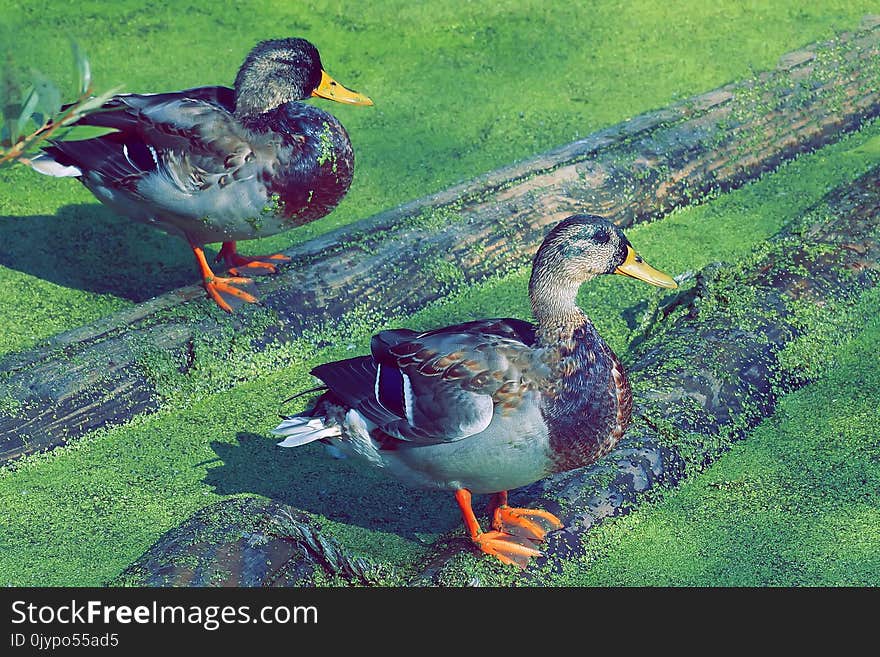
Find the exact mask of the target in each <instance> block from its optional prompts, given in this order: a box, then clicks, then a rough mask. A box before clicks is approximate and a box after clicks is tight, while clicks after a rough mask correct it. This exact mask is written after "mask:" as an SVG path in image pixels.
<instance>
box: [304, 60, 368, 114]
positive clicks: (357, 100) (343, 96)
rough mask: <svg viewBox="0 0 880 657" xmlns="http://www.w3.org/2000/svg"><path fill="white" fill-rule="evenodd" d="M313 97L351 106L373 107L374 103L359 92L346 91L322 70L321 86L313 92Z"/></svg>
mask: <svg viewBox="0 0 880 657" xmlns="http://www.w3.org/2000/svg"><path fill="white" fill-rule="evenodd" d="M312 95H313V96H320V97H321V98H326V99H328V100H335V101H336V102H337V103H348V104H349V105H372V104H373V101H372V100H370V99H369V98H368V97H367V96H364V95H363V94H359V93H358V92H357V91H352V90H351V89H346V88H345V87H343V86H342V85H341V84H339V83H338V82H337V81H336V80H334V79H333V78H331V77H330V76H329V75H327V71H325V70H323V69H321V84H319V85H318V88H317V89H315V90H314V91H313V92H312Z"/></svg>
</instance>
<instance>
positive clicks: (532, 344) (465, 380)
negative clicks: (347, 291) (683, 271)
mask: <svg viewBox="0 0 880 657" xmlns="http://www.w3.org/2000/svg"><path fill="white" fill-rule="evenodd" d="M600 274H622V275H625V276H630V277H633V278H637V279H639V280H642V281H644V282H646V283H649V284H651V285H656V286H659V287H664V288H675V287H677V285H676V283H675V281H674V280H673V279H672V278H670V277H669V276H668V275H666V274H664V273H663V272H660V271H657V270H656V269H654V268H653V267H651V266H649V265H648V264H647V263H645V262H644V261H643V260H642V258H641V257H640V256H639V255H638V254H637V253H636V251H635V250H634V249H633V247H632V245H631V244H630V243H629V240H628V239H627V238H626V236H625V235H624V234H623V231H621V230H620V229H619V228H618V227H617V226H615V225H614V224H613V223H611V222H609V221H607V220H605V219H603V218H602V217H598V216H594V215H573V216H570V217H568V218H567V219H565V220H564V221H562V222H561V223H559V224H558V225H557V226H556V227H554V228H553V229H552V230H551V231H550V232H549V234H548V235H547V237H546V238H545V239H544V241H543V243H542V244H541V246H540V248H539V249H538V251H537V253H536V254H535V257H534V261H533V265H532V275H531V279H530V282H529V298H530V300H531V307H532V313H533V315H534V317H535V319H536V320H537V324H532V323H529V322H526V321H523V320H519V319H485V320H478V321H472V322H466V323H463V324H456V325H454V326H447V327H444V328H438V329H435V330H432V331H428V332H424V333H418V332H416V331H411V330H408V329H397V330H388V331H382V332H381V333H378V334H377V335H375V336H374V337H373V339H372V344H371V352H372V353H371V355H369V356H360V357H356V358H351V359H348V360H343V361H337V362H332V363H327V364H324V365H320V366H318V367H316V368H314V369H313V370H312V373H313V374H314V375H315V376H316V377H318V378H319V379H321V380H322V381H323V382H324V386H325V387H326V389H327V390H326V392H325V393H324V394H323V395H321V396H320V397H319V398H318V400H317V401H316V403H315V405H314V407H313V408H312V409H311V410H309V411H307V412H305V413H303V414H302V415H299V416H295V417H288V418H285V419H284V422H282V423H281V424H280V425H279V426H278V427H276V428H275V429H274V430H273V432H272V433H273V434H275V435H278V436H283V437H284V440H283V441H282V442H280V443H279V445H281V446H284V447H295V446H299V445H304V444H307V443H310V442H312V441H316V440H319V441H322V442H324V443H327V444H329V445H330V446H332V447H333V448H336V449H338V450H341V451H342V452H343V453H345V454H347V455H351V456H354V457H357V458H358V459H359V461H360V462H362V463H365V464H367V465H370V466H373V467H377V468H380V469H382V470H383V471H384V472H386V473H388V474H389V475H391V476H394V477H396V478H398V479H400V480H402V481H403V482H405V483H407V484H410V485H413V486H417V487H424V488H431V489H439V490H448V491H450V492H452V493H454V495H455V499H456V501H457V502H458V506H459V508H460V510H461V513H462V517H463V519H464V523H465V526H466V527H467V531H468V533H469V535H470V537H471V539H472V540H473V542H474V543H475V544H476V545H477V546H479V548H480V549H481V550H482V551H483V552H486V553H488V554H492V555H494V556H496V557H497V558H498V559H500V560H501V561H502V562H504V563H510V564H516V565H518V566H520V567H525V565H526V564H527V562H528V559H529V558H530V557H534V556H538V555H540V554H541V553H540V551H539V550H538V549H537V548H536V544H537V543H538V542H540V541H541V540H543V538H544V536H545V534H546V533H547V532H548V531H550V530H553V529H558V528H560V527H561V526H562V525H561V523H560V521H559V519H558V518H556V517H555V516H554V515H552V514H551V513H549V512H547V511H544V510H541V509H521V508H512V507H510V506H508V504H507V491H508V490H510V489H512V488H518V487H520V486H525V485H527V484H530V483H532V482H534V481H537V480H539V479H542V478H544V477H547V476H549V475H552V474H554V473H557V472H563V471H566V470H571V469H574V468H578V467H581V466H585V465H588V464H590V463H593V462H594V461H596V460H597V459H599V458H601V457H602V456H604V455H605V454H607V453H608V452H609V451H610V450H611V449H612V448H613V447H614V446H615V445H616V444H617V442H618V441H619V440H620V438H621V437H622V436H623V434H624V431H625V430H626V428H627V425H628V424H629V421H630V415H631V412H632V392H631V388H630V385H629V382H628V381H627V377H626V374H625V372H624V369H623V366H622V365H621V363H620V361H619V360H618V358H617V356H616V355H615V354H614V352H613V351H612V350H611V348H610V347H609V346H608V345H607V344H606V343H605V341H604V340H603V339H602V337H601V336H600V335H599V333H598V331H597V330H596V327H595V326H594V325H593V324H592V322H591V321H590V319H589V317H588V316H587V315H586V314H585V313H584V312H583V311H582V310H581V309H580V308H579V307H578V306H577V303H576V297H577V294H578V290H579V289H580V286H581V284H582V283H584V282H586V281H589V280H590V279H592V278H594V277H595V276H597V275H600ZM487 493H492V494H494V495H495V497H494V500H493V507H494V510H493V512H492V513H491V515H492V518H493V521H492V527H493V529H492V531H487V532H483V531H482V530H481V528H480V525H479V522H478V521H477V518H476V516H475V514H474V511H473V509H472V507H471V496H472V494H487Z"/></svg>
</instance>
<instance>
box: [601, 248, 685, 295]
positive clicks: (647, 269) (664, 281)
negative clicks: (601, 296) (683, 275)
mask: <svg viewBox="0 0 880 657" xmlns="http://www.w3.org/2000/svg"><path fill="white" fill-rule="evenodd" d="M614 273H615V274H622V275H623V276H630V277H632V278H637V279H639V280H640V281H644V282H645V283H650V284H651V285H656V286H657V287H668V288H671V289H675V288H677V287H678V283H676V282H675V281H674V280H672V277H671V276H669V275H668V274H664V273H663V272H662V271H659V270H657V269H654V268H653V267H652V266H651V265H649V264H648V263H647V262H645V261H644V260H642V256H640V255H639V254H638V253H636V251H635V249H633V248H632V247H631V246H629V245H627V247H626V260H624V261H623V264H622V265H620V266H619V267H618V268H617V269H615V270H614Z"/></svg>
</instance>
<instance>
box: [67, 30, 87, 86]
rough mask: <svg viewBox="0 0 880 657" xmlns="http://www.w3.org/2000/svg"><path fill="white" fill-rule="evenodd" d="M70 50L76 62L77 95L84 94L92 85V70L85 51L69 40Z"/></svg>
mask: <svg viewBox="0 0 880 657" xmlns="http://www.w3.org/2000/svg"><path fill="white" fill-rule="evenodd" d="M70 48H71V50H73V59H74V61H75V62H76V71H77V73H78V75H79V93H80V94H81V95H82V94H86V93H88V91H89V87H90V86H91V84H92V69H91V67H90V66H89V60H88V58H87V57H86V53H85V51H83V49H82V48H80V47H79V44H78V43H77V42H76V41H73V40H72V39H71V41H70Z"/></svg>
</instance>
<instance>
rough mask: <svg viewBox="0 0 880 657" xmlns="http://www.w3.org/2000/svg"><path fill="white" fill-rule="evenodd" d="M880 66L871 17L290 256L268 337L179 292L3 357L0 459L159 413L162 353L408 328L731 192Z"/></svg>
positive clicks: (811, 131) (835, 112)
mask: <svg viewBox="0 0 880 657" xmlns="http://www.w3.org/2000/svg"><path fill="white" fill-rule="evenodd" d="M878 54H880V19H878V18H877V17H868V18H866V20H865V21H864V22H863V25H862V27H861V28H860V29H859V30H858V31H856V32H853V33H846V34H842V35H840V36H839V37H837V38H835V39H833V40H831V41H828V42H823V43H820V44H815V45H812V46H810V47H808V48H805V49H803V50H800V51H797V52H794V53H791V54H789V55H787V56H785V57H783V58H782V59H781V60H780V62H779V65H778V66H777V67H776V68H775V69H774V70H772V71H768V72H764V73H761V74H758V75H756V76H755V77H753V78H752V79H749V80H746V81H744V82H740V83H736V84H730V85H727V86H725V87H722V88H720V89H717V90H715V91H712V92H710V93H706V94H702V95H700V96H696V97H694V98H691V99H689V100H686V101H684V102H681V103H678V104H676V105H674V106H672V107H669V108H666V109H663V110H660V111H655V112H651V113H648V114H644V115H641V116H638V117H636V118H634V119H631V120H629V121H626V122H624V123H621V124H619V125H616V126H614V127H611V128H608V129H606V130H602V131H599V132H597V133H594V134H592V135H590V136H588V137H586V138H585V139H582V140H579V141H576V142H574V143H571V144H568V145H565V146H563V147H561V148H557V149H555V150H553V151H550V152H548V153H545V154H543V155H539V156H537V157H535V158H532V159H530V160H527V161H524V162H521V163H518V164H516V165H513V166H510V167H507V168H504V169H501V170H498V171H495V172H493V173H490V174H488V175H485V176H482V177H480V178H478V179H476V180H474V181H472V182H469V183H467V184H463V185H460V186H457V187H454V188H451V189H448V190H446V191H444V192H441V193H438V194H436V195H433V196H430V197H428V198H425V199H421V200H418V201H415V202H412V203H409V204H407V205H404V206H401V207H399V208H396V209H394V210H391V211H388V212H384V213H381V214H379V215H376V216H374V217H371V218H368V219H365V220H363V221H361V222H358V223H355V224H352V225H350V226H347V227H345V228H343V229H340V230H337V231H334V232H331V233H328V234H326V235H323V236H321V237H318V238H317V239H314V240H312V241H310V242H307V243H305V244H302V245H299V246H297V247H294V248H292V249H290V250H288V251H287V254H288V255H290V256H291V257H292V258H293V264H291V265H290V266H288V267H286V268H285V271H283V272H282V273H281V274H279V275H278V276H275V277H271V278H264V279H261V280H260V292H259V293H260V296H261V299H262V304H263V306H264V307H265V308H267V309H269V314H270V315H271V316H272V320H271V321H268V322H267V321H266V313H258V312H254V311H253V309H252V308H244V309H242V310H240V311H239V312H238V313H237V314H236V316H234V317H232V318H229V317H227V316H225V315H223V314H222V313H220V312H219V311H216V310H215V309H214V308H212V307H211V304H210V303H209V302H207V301H205V300H204V291H203V290H202V289H201V288H200V287H198V286H191V287H187V288H182V289H180V290H176V291H174V292H171V293H168V294H165V295H163V296H161V297H158V298H156V299H152V300H149V301H147V302H145V303H143V304H140V305H138V307H136V308H134V309H132V310H127V311H125V312H121V313H118V314H115V315H113V316H111V317H109V318H106V319H104V320H101V321H99V322H97V323H95V324H92V325H90V326H86V327H82V328H79V329H75V330H73V331H69V332H67V333H64V334H62V335H59V336H56V337H54V338H52V339H50V340H48V341H47V342H46V343H44V344H42V345H40V346H39V347H37V348H34V349H32V350H29V351H27V352H23V353H18V354H13V355H10V356H7V357H6V358H4V359H3V360H2V361H0V384H2V389H0V460H5V459H9V458H14V457H17V456H20V455H23V454H27V453H30V452H33V451H37V450H42V449H47V448H51V447H53V446H56V445H59V444H63V443H64V442H66V441H68V440H70V439H72V438H75V437H77V436H80V435H83V434H85V433H87V432H89V431H92V430H94V429H96V428H99V427H102V426H106V425H108V424H114V423H121V422H125V421H127V420H129V419H131V418H132V417H134V416H135V415H137V414H141V413H148V412H150V411H153V410H155V409H156V408H158V407H159V406H160V404H161V400H162V396H161V392H160V391H159V386H158V383H157V382H156V381H155V379H154V377H151V376H150V374H149V373H150V369H149V366H148V365H146V364H145V363H146V362H147V361H148V360H149V359H150V358H151V357H156V355H157V354H158V355H159V357H163V358H166V359H170V360H172V361H174V362H180V363H183V365H182V367H184V369H187V368H190V367H192V366H193V365H196V366H197V365H198V363H195V364H194V363H192V362H191V360H192V357H193V355H194V352H193V348H192V345H193V342H194V341H195V340H204V339H206V338H207V339H211V340H212V341H213V342H214V344H215V345H216V348H217V349H218V350H219V351H220V352H222V351H223V347H224V345H227V344H229V345H231V344H232V343H233V341H234V340H235V339H236V336H237V335H241V333H242V329H248V330H250V331H251V333H252V332H253V331H255V330H256V331H262V337H260V336H257V337H256V338H255V339H254V340H253V345H252V347H253V348H254V349H260V348H261V347H262V346H263V345H264V344H266V343H267V342H269V341H272V340H277V339H279V336H280V337H282V338H283V339H285V340H290V339H294V338H296V337H297V336H300V335H302V334H303V332H304V331H307V330H308V329H311V328H320V327H322V326H328V325H333V324H334V323H335V322H337V321H338V318H339V317H341V316H342V315H344V314H345V313H352V312H354V313H365V314H367V315H369V316H374V317H376V318H378V320H380V321H381V319H382V318H383V317H386V316H389V315H400V314H408V313H411V312H413V311H415V310H417V309H419V308H421V307H423V306H424V305H425V304H427V303H429V302H431V301H434V300H436V299H438V298H440V297H442V296H444V295H445V294H447V293H449V292H450V291H451V290H452V289H454V288H455V287H457V286H462V285H467V284H470V283H473V282H476V281H480V280H483V279H485V278H486V277H487V276H491V275H496V274H498V273H503V272H506V271H510V270H512V269H514V268H518V267H520V266H523V265H525V264H527V263H528V262H529V260H530V258H531V257H532V255H533V253H534V251H535V250H536V249H537V247H538V245H539V244H540V242H541V240H542V239H543V237H544V235H545V234H546V232H547V230H548V228H549V227H550V226H551V225H553V224H554V223H556V222H558V221H559V220H560V219H562V218H563V217H565V216H566V215H568V214H570V213H573V212H593V213H597V214H602V215H605V216H607V217H609V218H610V219H612V220H613V221H615V222H616V223H618V224H620V225H623V226H628V225H631V224H633V223H635V222H638V221H642V220H646V219H651V218H656V217H659V216H661V215H663V214H664V213H666V212H668V211H669V210H670V209H671V208H673V207H675V206H679V205H683V204H687V203H690V202H692V201H694V200H695V199H700V198H702V197H704V196H705V195H706V194H707V193H710V192H714V191H718V190H727V189H730V188H734V187H737V186H739V185H742V184H744V183H745V182H747V181H748V180H751V179H754V178H755V177H757V176H759V175H760V174H762V173H763V172H765V171H768V170H770V169H772V168H773V167H775V166H777V165H778V164H779V163H780V162H782V161H784V160H787V159H790V158H792V157H794V156H796V155H798V154H799V153H803V152H805V151H809V150H812V149H815V148H817V147H820V146H822V145H825V144H828V143H830V142H833V141H835V140H836V139H838V138H839V137H840V136H841V135H842V134H844V133H845V132H847V131H850V130H853V129H856V128H858V127H859V126H860V125H861V124H862V123H863V122H865V121H866V120H869V119H871V118H873V117H876V116H877V115H878V114H880V91H878V90H880V57H878ZM438 272H441V273H443V274H444V275H443V276H438ZM401 281H406V284H405V285H403V284H401ZM193 300H195V303H186V302H191V301H193ZM184 305H185V306H186V309H185V310H184V308H183V306H184ZM221 315H222V316H221ZM196 369H197V367H196Z"/></svg>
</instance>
